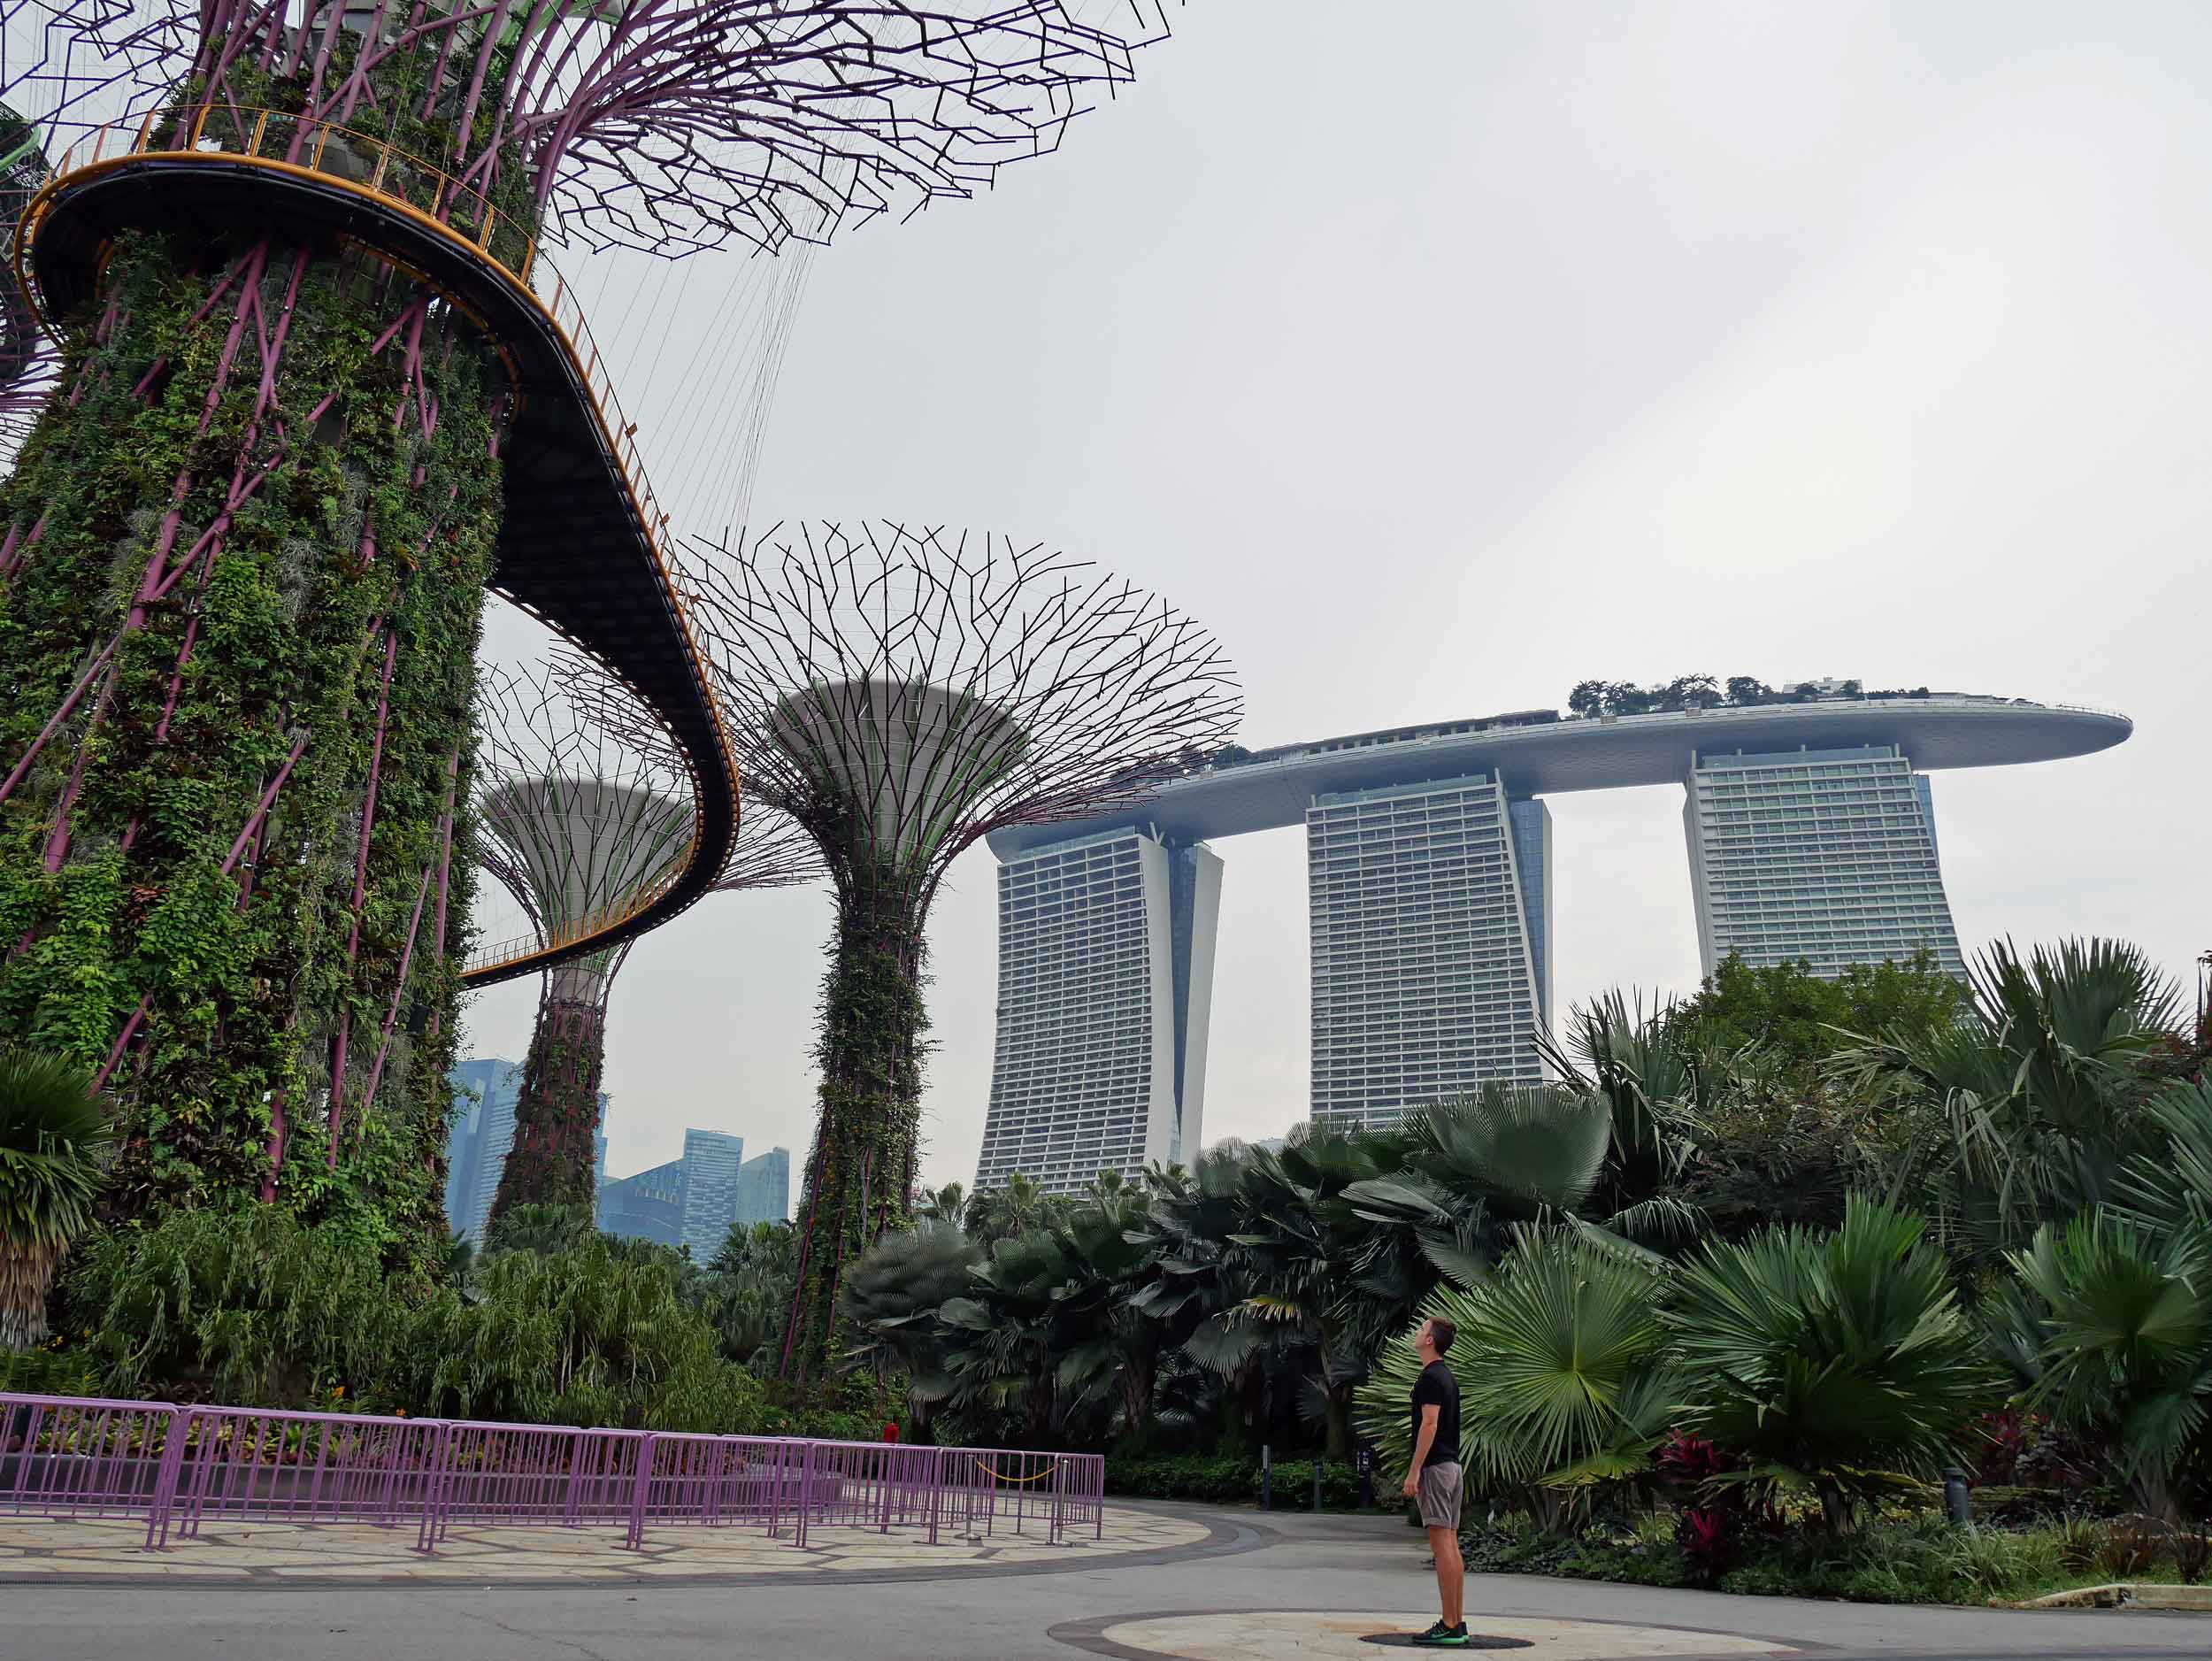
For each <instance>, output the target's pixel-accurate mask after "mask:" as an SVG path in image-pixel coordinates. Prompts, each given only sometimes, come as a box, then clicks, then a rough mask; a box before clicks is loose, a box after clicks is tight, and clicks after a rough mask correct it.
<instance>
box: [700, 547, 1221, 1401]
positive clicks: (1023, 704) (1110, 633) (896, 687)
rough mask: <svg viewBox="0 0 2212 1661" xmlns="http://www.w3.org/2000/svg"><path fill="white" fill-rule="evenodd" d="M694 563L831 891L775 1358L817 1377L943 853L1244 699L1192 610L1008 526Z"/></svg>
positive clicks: (899, 1196) (742, 689) (1121, 778)
mask: <svg viewBox="0 0 2212 1661" xmlns="http://www.w3.org/2000/svg"><path fill="white" fill-rule="evenodd" d="M687 583H688V585H689V587H690V588H691V591H692V594H691V597H692V603H693V608H694V614H695V617H696V619H698V622H699V627H700V628H701V630H702V632H703V634H704V636H705V637H706V641H707V645H708V650H709V653H710V657H711V659H712V665H713V670H714V674H715V681H716V687H717V689H718V693H719V696H720V697H721V700H722V703H723V706H724V708H725V710H726V712H727V715H728V719H729V720H730V723H731V729H732V735H733V742H734V743H735V746H736V748H737V750H738V754H739V757H740V758H741V765H743V767H744V769H745V773H746V776H747V778H748V779H749V781H751V782H752V786H753V788H754V791H755V794H756V796H757V797H758V798H763V799H767V800H771V801H773V802H774V803H775V804H777V805H778V806H779V807H780V808H782V809H783V810H784V811H786V812H787V813H788V814H789V815H790V816H791V817H792V818H793V819H795V820H796V821H797V822H798V824H799V825H800V826H801V827H803V828H804V829H805V831H806V832H807V834H809V835H810V837H811V838H812V839H813V841H814V842H815V843H816V845H817V846H818V849H819V850H820V852H821V856H822V859H823V862H824V864H825V865H826V866H827V867H828V870H829V874H830V878H831V880H832V883H833V888H834V889H835V893H836V902H837V915H836V934H835V938H834V940H833V942H832V944H831V947H830V954H829V955H830V967H829V970H828V973H827V974H826V977H825V980H824V986H823V1002H822V1015H821V1025H820V1032H819V1037H818V1044H817V1050H816V1054H817V1058H818V1062H819V1064H820V1070H821V1086H820V1102H819V1118H818V1124H817V1127H816V1130H815V1137H814V1146H813V1149H812V1150H811V1152H810V1156H809V1157H808V1161H807V1168H806V1177H805V1184H804V1188H803V1194H802V1196H801V1200H800V1227H801V1229H802V1231H803V1238H802V1242H801V1247H800V1254H801V1255H800V1260H799V1262H800V1266H799V1280H798V1286H797V1288H796V1291H795V1295H794V1298H793V1303H792V1307H791V1311H790V1316H789V1319H788V1320H787V1325H786V1329H785V1333H784V1340H783V1349H782V1362H781V1370H782V1372H783V1373H784V1374H785V1375H786V1376H787V1377H793V1378H796V1379H800V1380H804V1379H808V1378H811V1377H815V1376H818V1375H819V1373H820V1372H821V1370H822V1368H823V1367H824V1366H825V1365H826V1363H827V1358H828V1353H829V1346H830V1342H831V1337H832V1333H833V1318H834V1313H835V1306H836V1298H837V1292H838V1286H839V1282H840V1280H841V1276H842V1273H843V1271H844V1268H845V1265H847V1264H849V1262H850V1261H851V1260H852V1258H853V1257H855V1256H856V1255H857V1254H858V1253H859V1252H860V1251H861V1250H864V1249H865V1247H866V1246H867V1245H868V1244H869V1243H870V1242H872V1241H873V1240H875V1239H876V1238H878V1237H879V1235H881V1234H883V1233H884V1232H885V1231H886V1230H887V1229H890V1228H892V1227H896V1226H899V1225H900V1224H902V1223H903V1222H904V1221H905V1220H906V1217H907V1211H908V1206H909V1201H910V1195H911V1192H912V1189H913V1185H914V1176H915V1161H916V1157H917V1154H918V1147H919V1133H920V1103H921V1084H922V1066H923V1061H924V1056H925V1042H924V1037H923V1034H924V1033H925V1032H926V1028H927V1025H928V1021H927V1015H926V1010H925V1007H924V1001H923V984H924V957H925V931H926V926H927V922H928V916H929V908H930V904H931V901H932V900H933V897H934V896H935V895H936V892H937V889H938V887H939V885H940V884H941V882H942V881H943V880H944V875H945V872H946V870H947V869H948V867H949V865H951V863H952V862H953V860H954V859H955V858H956V857H958V856H959V855H960V853H961V851H962V850H964V849H966V848H967V847H969V846H970V845H971V844H972V843H973V842H975V841H976V840H977V839H978V838H979V837H981V836H983V835H985V834H988V833H989V832H990V831H992V830H995V829H997V828H999V827H1002V826H1007V825H1013V824H1022V823H1031V822H1035V821H1038V820H1048V819H1071V818H1079V817H1082V816H1084V815H1086V814H1088V813H1092V812H1095V811H1099V810H1100V809H1101V808H1102V807H1103V806H1105V805H1108V804H1112V803H1115V802H1118V801H1125V800H1133V799H1138V798H1141V797H1142V796H1145V795H1147V794H1148V793H1149V792H1150V791H1151V790H1152V789H1153V788H1156V786H1157V784H1158V783H1159V781H1161V780H1162V779H1163V778H1164V777H1166V776H1169V775H1171V774H1172V773H1176V772H1178V771H1179V770H1181V769H1184V768H1186V767H1188V766H1191V765H1195V764H1196V763H1198V762H1199V761H1200V760H1201V759H1202V757H1205V756H1207V755H1209V754H1210V753H1211V752H1212V751H1214V750H1217V749H1218V748H1219V747H1220V745H1221V744H1223V743H1224V742H1227V740H1228V739H1229V738H1230V737H1231V736H1232V735H1233V734H1234V732H1235V730H1236V727H1237V725H1238V722H1239V721H1240V719H1241V716H1242V711H1243V704H1242V698H1241V696H1240V693H1239V692H1238V690H1237V688H1236V685H1235V681H1234V678H1233V673H1232V672H1231V669H1230V666H1229V665H1228V662H1227V660H1226V658H1225V656H1224V655H1223V653H1222V650H1221V649H1220V647H1219V646H1218V644H1217V642H1215V640H1214V638H1213V636H1212V635H1211V634H1209V633H1208V632H1207V631H1206V630H1205V629H1204V628H1203V627H1201V626H1200V625H1199V624H1198V623H1196V622H1195V621H1194V620H1193V619H1190V618H1188V617H1187V616H1184V615H1183V614H1181V613H1180V612H1178V611H1175V610H1173V609H1172V608H1171V607H1170V606H1169V605H1168V604H1166V603H1165V602H1164V601H1163V600H1160V599H1158V598H1157V597H1156V596H1153V595H1150V594H1148V593H1146V592H1145V591H1143V590H1141V589H1140V588H1136V587H1134V586H1133V585H1132V584H1130V583H1128V582H1125V581H1121V580H1119V579H1117V578H1114V577H1112V576H1110V575H1108V574H1106V573H1103V572H1102V571H1100V570H1098V569H1097V568H1096V567H1095V566H1093V565H1089V564H1087V563H1086V562H1083V561H1079V560H1076V559H1072V558H1068V557H1066V556H1064V555H1062V554H1060V553H1057V552H1055V551H1053V550H1048V549H1046V548H1044V547H1042V546H1041V545H1032V544H1024V543H1018V542H1013V541H1010V540H1009V539H1007V538H1004V537H1001V536H998V535H995V534H981V535H979V534H963V533H959V532H948V531H945V530H942V529H938V528H910V527H905V526H902V525H897V524H892V523H887V522H886V523H871V524H864V525H849V526H843V525H837V524H820V525H810V524H809V525H791V526H777V527H772V528H771V529H768V530H765V531H762V532H760V533H758V534H754V535H751V536H749V537H747V536H742V535H741V536H739V537H737V538H735V539H733V540H731V541H726V542H694V543H693V544H692V545H691V557H690V558H688V559H687Z"/></svg>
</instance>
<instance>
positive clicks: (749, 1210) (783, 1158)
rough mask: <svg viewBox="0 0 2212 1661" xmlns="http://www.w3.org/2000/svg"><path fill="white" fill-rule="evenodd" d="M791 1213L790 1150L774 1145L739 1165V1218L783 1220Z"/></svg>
mask: <svg viewBox="0 0 2212 1661" xmlns="http://www.w3.org/2000/svg"><path fill="white" fill-rule="evenodd" d="M790 1215H791V1150H789V1149H787V1148H771V1149H770V1150H768V1151H767V1152H766V1153H764V1154H757V1155H756V1156H754V1157H752V1158H750V1159H748V1160H747V1161H746V1162H745V1163H744V1164H743V1165H740V1166H738V1168H737V1220H738V1221H739V1222H741V1223H746V1224H752V1223H780V1222H783V1221H785V1220H787V1219H788V1218H789V1217H790Z"/></svg>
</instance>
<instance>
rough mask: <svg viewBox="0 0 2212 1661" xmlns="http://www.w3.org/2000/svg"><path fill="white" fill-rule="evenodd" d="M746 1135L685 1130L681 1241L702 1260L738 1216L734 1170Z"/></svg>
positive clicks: (742, 1154) (718, 1244)
mask: <svg viewBox="0 0 2212 1661" xmlns="http://www.w3.org/2000/svg"><path fill="white" fill-rule="evenodd" d="M744 1162H745V1138H744V1137H742V1136H733V1135H730V1134H727V1133H726V1132H724V1131H718V1130H687V1131H686V1132H684V1157H683V1166H684V1229H683V1243H684V1244H685V1245H687V1246H689V1247H690V1248H691V1255H692V1257H694V1258H695V1259H696V1260H697V1261H699V1262H701V1263H704V1262H705V1261H706V1260H707V1259H708V1258H710V1257H712V1256H714V1254H715V1253H716V1252H718V1251H719V1250H721V1249H722V1242H723V1241H724V1240H726V1238H728V1236H729V1232H730V1225H731V1224H732V1223H733V1222H735V1221H736V1220H737V1173H738V1168H739V1167H740V1166H741V1165H743V1164H744Z"/></svg>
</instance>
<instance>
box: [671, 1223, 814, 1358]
mask: <svg viewBox="0 0 2212 1661" xmlns="http://www.w3.org/2000/svg"><path fill="white" fill-rule="evenodd" d="M798 1275H799V1249H798V1230H796V1229H795V1228H794V1227H792V1226H791V1225H790V1224H789V1223H787V1222H784V1221H781V1220H778V1221H773V1222H759V1223H732V1224H731V1225H730V1230H729V1233H728V1234H726V1236H724V1238H723V1241H722V1244H721V1245H720V1246H719V1247H718V1248H717V1249H716V1250H715V1254H714V1256H713V1257H711V1258H710V1259H709V1261H708V1264H707V1273H703V1274H699V1275H695V1276H694V1277H692V1279H691V1280H690V1281H689V1282H688V1283H687V1284H686V1285H685V1288H684V1289H685V1293H686V1296H688V1297H689V1298H691V1299H692V1300H693V1301H694V1302H695V1303H697V1304H698V1305H699V1306H700V1307H701V1308H703V1309H704V1310H705V1311H706V1313H707V1316H708V1318H709V1319H711V1320H712V1321H713V1322H714V1325H715V1326H716V1328H717V1330H718V1331H719V1332H720V1333H721V1334H722V1350H723V1353H724V1354H725V1355H726V1356H728V1357H730V1359H731V1360H733V1361H736V1362H739V1363H741V1364H742V1365H746V1366H749V1367H751V1368H752V1369H753V1370H754V1371H755V1372H759V1371H761V1370H762V1368H763V1367H764V1366H765V1365H767V1360H768V1357H767V1354H766V1351H767V1349H768V1346H769V1345H771V1344H772V1343H773V1342H775V1341H776V1339H777V1338H778V1337H780V1335H781V1334H782V1331H783V1326H782V1322H783V1318H784V1315H785V1313H786V1312H787V1311H788V1310H789V1309H790V1307H791V1288H793V1286H794V1285H795V1284H796V1283H797V1280H798Z"/></svg>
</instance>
